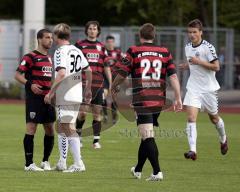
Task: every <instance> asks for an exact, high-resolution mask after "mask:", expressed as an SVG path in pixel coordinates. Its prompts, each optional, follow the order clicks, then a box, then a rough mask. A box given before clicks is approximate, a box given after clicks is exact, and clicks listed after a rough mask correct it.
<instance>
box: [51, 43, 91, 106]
mask: <svg viewBox="0 0 240 192" xmlns="http://www.w3.org/2000/svg"><path fill="white" fill-rule="evenodd" d="M54 65H55V69H56V71H59V70H60V69H62V68H64V69H65V79H64V80H63V81H62V82H61V85H60V86H59V88H58V90H57V103H58V104H61V105H68V104H72V103H73V102H76V103H79V102H82V69H83V68H85V67H87V66H88V62H87V60H86V58H85V57H84V55H83V53H82V51H81V50H79V49H78V48H77V47H75V46H74V45H63V46H61V47H59V48H58V49H57V50H56V51H55V54H54ZM58 99H59V100H58Z"/></svg>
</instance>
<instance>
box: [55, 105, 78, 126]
mask: <svg viewBox="0 0 240 192" xmlns="http://www.w3.org/2000/svg"><path fill="white" fill-rule="evenodd" d="M79 109H80V104H76V105H57V106H56V113H57V118H58V121H59V122H60V123H75V122H76V120H77V116H78V112H79Z"/></svg>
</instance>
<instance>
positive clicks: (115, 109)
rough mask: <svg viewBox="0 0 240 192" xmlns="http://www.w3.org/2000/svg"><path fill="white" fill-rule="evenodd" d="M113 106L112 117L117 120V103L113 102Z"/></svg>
mask: <svg viewBox="0 0 240 192" xmlns="http://www.w3.org/2000/svg"><path fill="white" fill-rule="evenodd" d="M111 107H112V119H113V120H116V118H117V108H116V105H115V104H114V103H113V102H112V105H111Z"/></svg>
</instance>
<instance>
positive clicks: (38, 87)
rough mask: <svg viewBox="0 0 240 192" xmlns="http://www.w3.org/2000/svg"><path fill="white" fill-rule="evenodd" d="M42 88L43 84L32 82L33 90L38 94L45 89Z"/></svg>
mask: <svg viewBox="0 0 240 192" xmlns="http://www.w3.org/2000/svg"><path fill="white" fill-rule="evenodd" d="M41 88H42V86H41V85H38V84H32V85H31V90H32V92H33V93H34V94H36V95H40V94H42V92H43V90H42V89H41Z"/></svg>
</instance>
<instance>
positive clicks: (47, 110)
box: [41, 103, 56, 170]
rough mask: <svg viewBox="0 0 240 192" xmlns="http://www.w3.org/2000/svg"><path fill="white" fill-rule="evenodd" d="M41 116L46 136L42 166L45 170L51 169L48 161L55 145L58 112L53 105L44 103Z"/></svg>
mask: <svg viewBox="0 0 240 192" xmlns="http://www.w3.org/2000/svg"><path fill="white" fill-rule="evenodd" d="M41 113H42V114H41V116H42V118H41V119H42V121H41V123H42V124H43V128H44V131H45V136H44V142H43V143H44V152H43V160H42V163H41V168H42V169H44V170H51V167H50V163H49V161H48V159H49V156H50V155H51V152H52V149H53V146H54V122H55V121H56V113H55V109H54V107H53V106H51V105H48V104H45V103H42V110H41Z"/></svg>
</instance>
